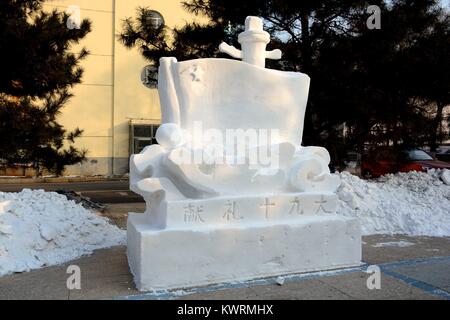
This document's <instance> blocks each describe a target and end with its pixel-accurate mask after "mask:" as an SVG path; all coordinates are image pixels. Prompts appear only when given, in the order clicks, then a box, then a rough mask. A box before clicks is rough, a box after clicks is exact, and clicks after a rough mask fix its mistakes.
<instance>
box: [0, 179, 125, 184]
mask: <svg viewBox="0 0 450 320" xmlns="http://www.w3.org/2000/svg"><path fill="white" fill-rule="evenodd" d="M101 181H128V177H49V178H22V177H18V178H10V177H8V178H2V177H0V184H33V183H75V182H101Z"/></svg>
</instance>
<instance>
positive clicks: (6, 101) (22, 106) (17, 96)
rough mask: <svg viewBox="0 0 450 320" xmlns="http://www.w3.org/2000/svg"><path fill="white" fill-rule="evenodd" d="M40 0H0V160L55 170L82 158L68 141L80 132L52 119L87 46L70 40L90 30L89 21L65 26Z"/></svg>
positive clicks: (78, 73) (61, 17)
mask: <svg viewBox="0 0 450 320" xmlns="http://www.w3.org/2000/svg"><path fill="white" fill-rule="evenodd" d="M43 2H44V1H41V0H38V1H36V0H2V1H1V2H0V52H2V59H1V60H0V61H1V62H0V63H1V70H2V72H1V73H0V137H1V139H0V164H1V163H3V164H4V165H11V164H31V165H32V166H33V167H34V168H35V169H37V172H38V174H41V173H42V172H43V170H44V169H45V170H48V171H49V172H51V173H55V174H58V175H59V174H61V173H62V172H63V171H64V167H65V166H66V165H71V164H75V163H78V162H80V161H82V160H84V159H85V154H86V151H85V150H78V149H76V148H75V147H74V146H73V142H74V140H75V139H76V138H78V137H79V136H80V135H81V134H82V130H80V129H75V130H73V131H72V132H68V131H67V130H66V129H64V128H63V127H62V126H61V125H60V124H59V123H58V121H57V117H58V115H59V114H60V112H61V109H62V108H63V106H64V105H65V104H66V103H67V101H68V100H69V99H70V98H71V94H70V93H69V89H70V88H71V87H72V86H73V85H75V84H78V83H80V82H81V77H82V75H83V70H82V68H81V67H80V65H79V64H80V61H81V60H82V59H83V58H85V57H86V56H87V54H88V52H87V51H86V50H85V49H82V50H81V52H78V53H73V52H72V51H71V49H72V46H73V45H74V44H76V43H78V42H79V41H80V40H81V39H82V38H84V37H85V36H86V35H87V34H88V33H89V32H90V28H91V27H90V22H89V21H88V20H83V21H82V22H81V24H80V25H79V28H68V25H67V21H68V19H69V16H68V15H67V14H65V13H61V12H57V11H56V10H54V11H51V12H46V11H44V10H43V8H42V4H43Z"/></svg>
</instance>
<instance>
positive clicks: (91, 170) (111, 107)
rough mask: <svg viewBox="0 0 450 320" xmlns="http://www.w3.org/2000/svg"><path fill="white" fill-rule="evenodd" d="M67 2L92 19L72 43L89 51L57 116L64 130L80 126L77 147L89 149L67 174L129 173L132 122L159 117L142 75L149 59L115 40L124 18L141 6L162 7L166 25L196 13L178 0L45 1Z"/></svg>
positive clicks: (50, 4) (60, 6) (52, 1)
mask: <svg viewBox="0 0 450 320" xmlns="http://www.w3.org/2000/svg"><path fill="white" fill-rule="evenodd" d="M71 5H75V6H78V7H79V8H80V14H81V18H88V19H90V20H91V22H92V31H91V33H89V34H88V35H87V37H86V38H85V39H83V41H82V42H81V43H80V44H79V45H77V46H76V47H74V48H73V51H75V52H77V51H79V50H80V48H81V47H86V48H87V49H88V50H89V51H90V55H89V56H88V57H87V58H86V59H85V60H84V61H83V63H82V66H83V68H84V76H83V80H82V81H83V82H82V84H80V85H77V86H76V87H74V89H73V90H72V92H73V94H74V97H73V98H72V99H71V101H70V102H69V103H68V104H67V106H66V107H65V108H64V109H63V113H62V115H61V117H60V122H61V124H62V125H64V126H65V127H66V128H67V129H68V130H72V129H74V128H76V127H79V128H80V129H83V130H84V134H83V136H82V137H81V138H79V139H78V140H77V142H76V146H77V147H78V148H85V149H87V150H88V154H87V157H88V160H87V161H85V162H84V163H82V164H79V165H75V166H70V167H68V168H67V170H66V174H68V175H95V174H101V175H112V174H116V175H117V174H123V173H126V172H128V159H129V156H130V154H129V153H130V150H129V144H130V138H129V130H130V129H129V124H130V121H131V120H132V119H141V121H143V122H146V123H154V124H158V123H159V122H160V117H161V116H160V110H159V98H158V93H157V90H156V89H149V88H146V87H145V86H144V85H143V84H142V83H141V80H140V74H141V71H142V68H143V67H144V66H146V65H148V64H149V63H148V61H145V59H144V58H142V56H141V55H140V53H139V52H138V50H137V49H131V50H128V49H126V48H125V47H124V46H123V45H122V44H121V43H119V42H118V41H117V34H118V33H119V32H120V30H121V26H122V21H123V20H124V19H125V18H127V17H135V16H136V9H137V8H138V7H140V6H141V7H150V8H151V9H153V10H156V11H158V12H160V13H161V14H162V15H163V17H164V20H165V23H166V25H167V26H168V27H169V28H172V27H174V26H181V25H183V24H184V23H185V22H186V21H192V20H193V19H194V17H193V16H192V15H190V14H189V13H187V12H186V11H185V10H184V9H183V8H182V7H181V1H179V0H151V1H150V0H48V1H47V2H46V3H45V5H44V6H45V9H48V10H51V9H57V10H62V11H65V10H67V8H69V6H71Z"/></svg>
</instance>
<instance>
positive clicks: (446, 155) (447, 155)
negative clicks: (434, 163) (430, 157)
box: [436, 149, 450, 162]
mask: <svg viewBox="0 0 450 320" xmlns="http://www.w3.org/2000/svg"><path fill="white" fill-rule="evenodd" d="M436 158H437V159H438V160H441V161H445V162H450V149H448V150H447V151H445V152H440V153H436Z"/></svg>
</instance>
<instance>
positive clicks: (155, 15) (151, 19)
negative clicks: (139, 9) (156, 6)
mask: <svg viewBox="0 0 450 320" xmlns="http://www.w3.org/2000/svg"><path fill="white" fill-rule="evenodd" d="M146 13H147V16H146V17H145V18H146V21H147V23H148V25H151V26H152V27H153V28H155V29H158V28H160V27H161V26H163V25H164V23H165V22H164V17H163V16H162V14H161V13H159V12H158V11H155V10H148V11H147V12H146Z"/></svg>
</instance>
